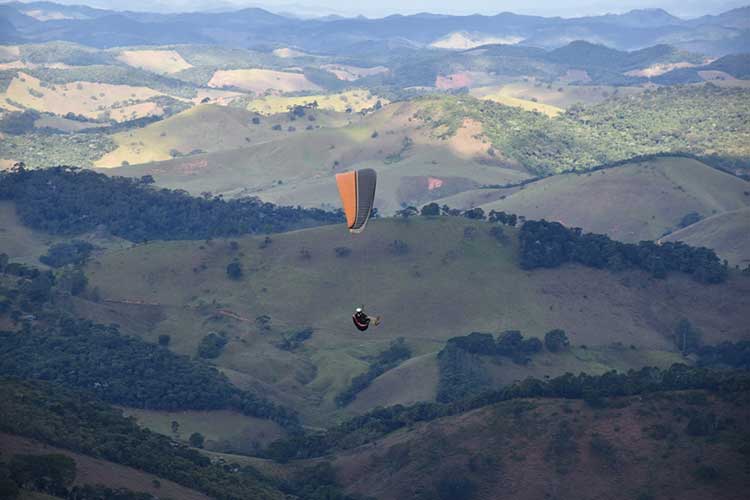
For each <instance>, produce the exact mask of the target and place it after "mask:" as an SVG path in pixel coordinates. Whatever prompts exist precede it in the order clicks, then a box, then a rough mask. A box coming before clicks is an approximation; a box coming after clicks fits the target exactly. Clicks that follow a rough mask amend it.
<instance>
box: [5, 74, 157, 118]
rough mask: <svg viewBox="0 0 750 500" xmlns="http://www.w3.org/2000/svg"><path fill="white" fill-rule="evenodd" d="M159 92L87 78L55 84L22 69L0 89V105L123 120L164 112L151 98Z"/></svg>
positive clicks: (12, 108) (58, 113)
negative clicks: (97, 81) (91, 80)
mask: <svg viewBox="0 0 750 500" xmlns="http://www.w3.org/2000/svg"><path fill="white" fill-rule="evenodd" d="M160 95H163V94H162V93H161V92H158V91H156V90H153V89H151V88H148V87H141V86H138V87H136V86H131V85H111V84H107V83H94V82H86V81H79V82H70V83H67V84H58V85H55V84H49V83H47V82H43V81H42V80H39V79H38V78H35V77H33V76H31V75H28V74H26V73H23V72H19V73H18V74H17V75H16V76H15V77H14V78H13V79H12V80H11V81H10V84H9V85H8V87H7V89H5V91H4V92H0V108H6V109H10V110H20V109H22V108H29V109H33V110H36V111H39V112H42V113H53V114H56V115H65V114H67V113H73V114H75V115H83V116H85V117H86V118H90V119H96V118H99V119H111V120H115V121H117V122H124V121H128V120H135V119H138V118H143V117H147V116H161V115H162V114H164V110H163V109H162V107H161V106H160V105H159V104H157V103H156V102H153V101H152V100H149V99H152V98H154V97H157V96H160ZM14 103H15V104H14ZM19 105H20V106H19Z"/></svg>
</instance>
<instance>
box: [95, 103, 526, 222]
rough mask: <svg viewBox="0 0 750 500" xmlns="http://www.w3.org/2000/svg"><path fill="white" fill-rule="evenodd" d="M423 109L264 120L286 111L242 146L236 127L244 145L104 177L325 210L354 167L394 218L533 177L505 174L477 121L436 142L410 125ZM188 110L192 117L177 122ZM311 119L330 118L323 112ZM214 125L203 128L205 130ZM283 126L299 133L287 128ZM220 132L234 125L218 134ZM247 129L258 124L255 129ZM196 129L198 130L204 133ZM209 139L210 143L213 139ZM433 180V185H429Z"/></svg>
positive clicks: (154, 128) (158, 143) (149, 130)
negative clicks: (366, 172) (367, 171)
mask: <svg viewBox="0 0 750 500" xmlns="http://www.w3.org/2000/svg"><path fill="white" fill-rule="evenodd" d="M419 109H420V107H419V106H418V105H414V104H412V103H396V104H393V105H388V106H384V107H383V108H382V109H381V110H380V111H378V112H375V113H372V114H370V115H368V116H366V117H364V118H362V117H360V116H356V117H351V118H350V119H348V121H349V123H348V124H346V123H340V122H335V121H333V120H332V119H329V120H327V121H326V120H325V119H323V120H317V119H316V121H315V122H310V121H309V119H306V118H300V119H298V120H297V121H295V122H288V123H284V127H282V130H271V125H270V123H274V124H275V123H277V122H278V121H279V120H280V119H285V118H287V115H286V114H284V115H275V116H274V117H271V118H268V119H267V118H265V117H263V118H262V119H261V125H259V126H256V125H248V126H247V127H249V128H245V129H238V131H237V132H236V133H238V134H239V135H238V136H237V137H238V139H239V142H242V140H243V139H240V137H242V136H243V135H244V132H242V130H248V132H247V133H248V134H252V135H250V142H251V144H250V145H249V146H247V147H242V148H238V149H229V150H226V149H222V150H220V151H217V152H214V153H207V154H196V155H191V156H188V157H184V158H182V157H181V158H176V159H174V160H169V161H164V162H157V163H151V164H146V165H135V166H133V165H131V166H128V167H122V168H116V169H111V170H108V173H110V174H113V175H126V176H135V177H140V176H141V175H146V174H148V175H153V176H154V179H155V180H156V182H157V184H158V185H160V186H164V187H169V188H173V189H184V190H187V191H188V192H190V193H192V194H194V195H197V194H200V193H202V192H204V191H209V192H212V193H214V194H223V195H224V196H228V197H229V196H242V195H251V196H259V197H261V198H262V199H263V200H268V201H271V202H275V203H280V204H289V205H302V206H305V207H324V208H328V209H331V208H334V207H338V205H339V201H338V194H337V192H336V188H335V181H334V175H335V174H336V173H339V172H342V171H345V170H349V169H351V168H364V167H370V168H374V169H375V170H377V171H378V173H379V177H380V178H379V186H380V189H379V190H378V199H377V201H376V206H377V207H378V210H380V212H381V213H385V214H392V213H394V212H395V211H396V210H398V209H399V208H401V206H402V205H403V204H407V205H408V204H414V205H418V204H421V203H426V202H428V201H432V200H435V199H440V198H442V197H445V196H449V195H452V194H455V193H458V192H462V191H465V190H468V189H473V188H476V187H479V186H482V185H487V184H490V185H492V184H506V183H509V182H518V181H520V180H523V179H525V178H528V177H529V175H528V174H527V173H525V172H523V171H522V169H517V168H508V167H513V165H510V164H509V162H507V161H504V160H503V159H502V158H493V157H492V156H490V155H489V154H488V153H487V149H488V145H487V144H485V141H482V140H481V138H480V137H479V135H480V134H481V130H482V129H481V126H480V125H479V124H477V123H475V122H466V123H464V124H462V125H461V126H460V127H459V128H458V130H457V131H456V134H455V136H454V137H452V138H450V139H445V140H436V139H435V138H434V137H432V135H431V134H430V133H429V131H428V130H425V129H424V127H423V126H422V123H421V121H419V120H416V119H414V113H415V112H416V111H417V110H419ZM189 113H192V111H188V112H186V113H183V115H187V114H189ZM222 113H229V112H226V111H225V112H222ZM308 115H313V116H317V117H318V118H320V117H321V116H323V117H325V116H327V115H326V114H325V113H322V112H315V113H314V114H313V113H311V112H308ZM180 116H182V115H178V116H176V117H174V118H172V119H170V120H166V121H165V122H162V123H158V124H154V125H151V126H149V127H146V128H145V129H143V130H142V131H139V132H135V133H134V134H136V135H137V134H139V133H140V134H149V135H151V136H153V135H155V134H156V132H158V130H159V129H160V128H161V127H162V125H163V126H169V125H170V124H174V123H176V120H178V119H179V118H180ZM191 116H195V115H191ZM186 118H187V117H186ZM319 121H321V122H322V124H323V128H320V129H314V130H306V128H307V127H305V128H304V129H303V125H304V124H307V123H315V124H317V123H318V122H319ZM192 122H193V121H192V120H191V123H192ZM300 122H302V123H301V124H300ZM210 123H211V122H210V121H207V122H206V125H205V126H206V127H208V126H209V124H210ZM287 124H288V125H291V126H293V127H295V129H294V130H292V131H289V129H288V127H287ZM326 125H328V127H327V128H325V127H326ZM342 125H344V126H342ZM224 126H230V125H222V126H221V127H224ZM221 127H219V128H221ZM253 127H256V128H257V127H260V128H259V130H261V132H257V131H256V129H254V128H253ZM195 128H196V129H198V130H201V127H200V126H196V127H195ZM181 130H183V127H180V128H175V129H172V130H171V131H170V132H169V133H168V135H167V138H162V137H159V138H158V139H156V140H155V141H154V142H153V144H154V148H155V149H159V148H161V149H165V148H166V147H167V144H168V137H170V136H174V137H178V136H179V134H180V131H181ZM234 133H235V132H232V134H234ZM267 134H270V135H267ZM206 135H207V137H214V132H213V131H209V133H207V134H206ZM229 135H230V136H231V134H229ZM128 140H130V139H128ZM118 151H119V150H118ZM207 151H211V149H208V150H207ZM116 153H117V151H116V152H115V153H113V154H116ZM430 178H433V179H434V180H433V181H432V183H431V182H430V180H429V179H430Z"/></svg>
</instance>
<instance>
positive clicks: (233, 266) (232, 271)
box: [227, 261, 242, 280]
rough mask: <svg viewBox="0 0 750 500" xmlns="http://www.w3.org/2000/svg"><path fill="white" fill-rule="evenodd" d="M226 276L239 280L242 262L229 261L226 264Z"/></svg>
mask: <svg viewBox="0 0 750 500" xmlns="http://www.w3.org/2000/svg"><path fill="white" fill-rule="evenodd" d="M227 276H229V277H230V278H231V279H233V280H239V279H240V278H242V264H240V263H239V262H237V261H234V262H231V263H230V264H229V265H228V266H227Z"/></svg>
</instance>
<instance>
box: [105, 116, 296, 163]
mask: <svg viewBox="0 0 750 500" xmlns="http://www.w3.org/2000/svg"><path fill="white" fill-rule="evenodd" d="M255 116H256V115H255V114H254V113H251V112H249V111H245V110H243V109H238V108H230V107H227V106H219V105H215V104H201V105H198V106H195V107H193V108H191V109H188V110H186V111H183V112H182V113H179V114H177V115H175V116H172V117H170V118H168V119H166V120H162V121H159V122H156V123H153V124H151V125H149V126H147V127H145V128H141V129H135V130H129V131H124V132H120V133H117V134H115V135H114V136H112V139H113V140H114V141H115V143H116V144H117V149H115V150H114V151H112V152H110V153H107V154H105V155H104V156H103V157H102V158H100V159H99V160H98V161H97V162H96V166H98V167H116V166H120V165H121V164H122V163H123V162H127V163H130V164H134V165H135V164H139V163H148V162H153V161H161V160H168V159H170V158H173V157H175V156H181V155H191V154H197V153H205V152H215V151H224V150H229V149H237V148H241V147H245V146H248V145H249V144H253V143H259V142H265V141H268V140H270V139H271V138H272V137H274V136H275V135H277V134H275V133H274V132H273V131H271V130H270V125H269V124H267V123H264V125H263V126H260V125H254V124H253V123H252V119H253V117H255ZM282 120H283V119H282ZM282 120H278V121H279V122H281V121H282Z"/></svg>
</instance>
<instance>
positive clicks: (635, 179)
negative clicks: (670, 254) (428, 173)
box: [482, 158, 750, 242]
mask: <svg viewBox="0 0 750 500" xmlns="http://www.w3.org/2000/svg"><path fill="white" fill-rule="evenodd" d="M749 188H750V185H749V184H748V182H747V181H744V180H742V179H739V178H737V177H734V176H731V175H729V174H726V173H724V172H721V171H718V170H716V169H714V168H711V167H709V166H707V165H705V164H703V163H701V162H699V161H696V160H692V159H687V158H658V159H654V160H649V161H646V162H641V163H632V164H627V165H623V166H619V167H615V168H611V169H605V170H600V171H596V172H589V173H580V174H563V175H556V176H552V177H548V178H546V179H543V180H541V181H538V182H534V183H532V184H529V185H526V186H525V187H524V188H523V189H520V190H517V191H515V192H513V193H512V194H509V195H507V196H506V197H505V199H501V200H497V201H493V202H490V203H487V204H485V205H482V208H484V209H485V210H504V211H506V212H511V213H516V214H519V215H524V216H526V217H528V218H531V219H541V218H546V219H548V220H556V221H560V222H562V223H563V224H565V225H567V226H575V227H581V228H583V229H585V230H586V231H592V232H596V233H605V234H608V235H610V236H611V237H612V238H614V239H618V240H621V241H628V242H638V241H640V240H656V239H659V238H660V237H662V236H663V235H664V234H665V233H667V232H671V231H673V230H675V229H677V228H679V224H680V222H681V220H682V218H683V217H684V216H685V215H687V214H688V213H690V212H697V213H699V214H701V215H702V216H703V217H709V216H711V215H714V214H718V213H722V212H726V211H731V210H739V209H742V208H745V207H747V206H748V205H750V197H749V196H746V195H745V194H744V193H745V192H746V191H748V190H749Z"/></svg>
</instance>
